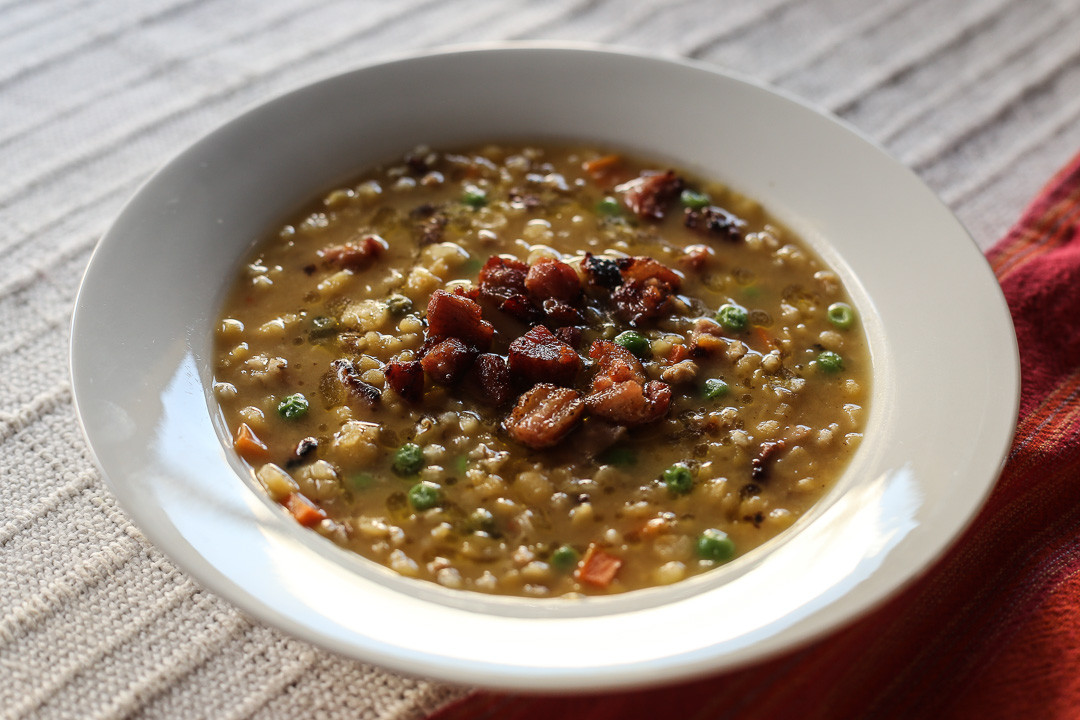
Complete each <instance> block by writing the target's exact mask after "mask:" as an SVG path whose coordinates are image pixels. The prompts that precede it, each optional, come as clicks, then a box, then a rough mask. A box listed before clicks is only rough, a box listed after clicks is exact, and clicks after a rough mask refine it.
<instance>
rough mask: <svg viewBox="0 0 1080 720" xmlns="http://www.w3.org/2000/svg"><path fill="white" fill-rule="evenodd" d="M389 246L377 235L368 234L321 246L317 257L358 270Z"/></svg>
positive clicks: (380, 254)
mask: <svg viewBox="0 0 1080 720" xmlns="http://www.w3.org/2000/svg"><path fill="white" fill-rule="evenodd" d="M389 247H390V245H389V244H388V243H387V242H386V241H385V240H383V239H382V238H381V237H379V236H378V235H368V236H367V237H364V238H361V239H359V240H350V241H349V242H347V243H345V244H343V245H334V246H333V247H328V248H323V249H322V250H320V251H319V257H321V258H322V259H323V260H327V261H329V262H331V263H333V264H334V265H338V266H340V267H343V268H349V269H351V270H358V269H361V268H364V267H367V266H368V265H369V264H371V262H372V261H374V260H376V259H378V258H380V257H382V255H383V253H385V252H386V250H387V248H389Z"/></svg>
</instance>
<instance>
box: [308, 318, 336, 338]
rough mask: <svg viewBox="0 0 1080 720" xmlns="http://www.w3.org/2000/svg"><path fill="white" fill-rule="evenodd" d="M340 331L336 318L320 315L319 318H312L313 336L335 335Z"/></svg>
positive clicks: (311, 333)
mask: <svg viewBox="0 0 1080 720" xmlns="http://www.w3.org/2000/svg"><path fill="white" fill-rule="evenodd" d="M337 331H338V321H337V319H336V318H332V317H327V316H325V315H320V316H319V317H317V318H312V320H311V331H310V333H309V334H310V335H311V337H313V338H321V337H327V336H328V335H333V334H334V333H336V332H337Z"/></svg>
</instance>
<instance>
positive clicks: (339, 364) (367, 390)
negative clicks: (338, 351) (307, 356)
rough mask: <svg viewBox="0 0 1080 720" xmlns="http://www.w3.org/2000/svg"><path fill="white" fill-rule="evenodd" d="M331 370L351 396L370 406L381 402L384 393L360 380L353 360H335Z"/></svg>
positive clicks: (331, 364)
mask: <svg viewBox="0 0 1080 720" xmlns="http://www.w3.org/2000/svg"><path fill="white" fill-rule="evenodd" d="M330 368H331V369H332V370H333V371H334V374H335V375H336V376H337V379H338V380H339V381H341V384H342V385H344V386H345V389H346V390H348V391H349V393H350V394H352V395H355V396H356V397H358V398H360V399H362V400H364V401H366V402H367V403H368V404H369V405H374V404H376V403H377V402H379V399H380V398H381V397H382V392H381V391H380V390H379V389H378V388H377V387H375V386H374V385H368V384H367V383H366V382H364V381H363V380H361V379H360V373H359V372H358V371H357V369H356V366H355V365H353V362H352V360H349V359H347V358H341V359H339V360H335V361H334V362H332V363H330Z"/></svg>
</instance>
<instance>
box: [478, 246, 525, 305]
mask: <svg viewBox="0 0 1080 720" xmlns="http://www.w3.org/2000/svg"><path fill="white" fill-rule="evenodd" d="M528 273H529V266H528V265H527V264H525V263H523V262H521V261H520V260H514V259H511V258H503V257H499V256H498V255H492V256H491V257H490V258H488V261H487V262H486V263H484V267H482V268H480V277H479V280H480V293H481V294H482V295H484V297H489V298H492V299H506V298H508V297H510V296H511V295H524V294H525V277H526V276H527V275H528Z"/></svg>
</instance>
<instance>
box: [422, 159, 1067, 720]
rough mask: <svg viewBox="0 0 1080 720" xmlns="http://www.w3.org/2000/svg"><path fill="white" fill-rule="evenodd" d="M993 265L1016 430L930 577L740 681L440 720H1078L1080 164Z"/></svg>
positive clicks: (737, 675)
mask: <svg viewBox="0 0 1080 720" xmlns="http://www.w3.org/2000/svg"><path fill="white" fill-rule="evenodd" d="M988 258H989V260H990V262H991V265H992V266H993V268H994V271H995V273H996V274H997V276H998V278H999V280H1000V282H1001V286H1002V288H1003V289H1004V291H1005V297H1006V300H1007V301H1008V303H1009V308H1010V310H1011V311H1012V316H1013V322H1014V324H1015V325H1016V333H1017V338H1018V341H1019V344H1020V361H1021V375H1022V389H1021V409H1020V422H1019V426H1018V429H1017V433H1016V437H1015V439H1014V441H1013V447H1012V450H1011V452H1010V454H1009V458H1008V461H1007V462H1006V465H1005V470H1004V472H1003V474H1002V476H1001V479H1000V480H999V482H998V484H997V486H996V487H995V489H994V491H993V493H992V494H991V496H990V498H989V500H988V501H987V504H986V506H985V507H984V508H983V510H982V512H981V513H980V514H979V515H978V517H977V519H976V520H975V522H974V523H973V524H972V526H971V527H970V528H969V529H968V530H967V532H966V533H965V534H964V535H963V537H962V538H961V540H960V541H959V542H958V543H957V544H956V545H955V546H954V547H953V548H952V549H951V550H950V551H949V553H948V554H947V555H946V556H945V558H944V559H942V560H941V561H940V562H939V563H937V564H936V565H935V566H934V567H933V569H932V570H931V571H930V572H929V573H928V574H926V575H925V576H924V577H923V578H921V579H920V580H919V581H918V582H917V583H915V584H914V585H913V586H912V587H910V588H908V589H907V590H906V591H904V592H903V593H901V594H900V595H899V596H898V597H896V598H894V599H893V600H891V601H890V602H888V603H887V604H886V605H885V606H884V607H882V608H880V609H878V610H877V611H875V612H873V613H872V614H870V615H869V616H867V617H865V618H863V619H862V620H860V621H858V622H856V623H855V624H854V625H852V626H850V627H848V628H846V629H844V630H841V631H840V632H837V633H835V634H833V635H831V636H829V637H827V638H825V639H823V640H820V641H818V642H816V643H814V644H812V645H810V646H808V647H806V648H803V649H801V650H798V651H795V652H792V653H789V654H787V655H784V656H782V657H779V658H776V659H774V660H771V661H769V662H766V663H762V664H759V665H755V666H754V667H750V668H747V669H744V670H741V671H738V672H733V673H729V674H725V675H720V676H716V677H710V678H707V679H704V680H698V681H695V682H692V683H688V684H683V685H679V686H675V687H669V688H662V689H658V690H650V691H643V692H631V693H621V694H615V695H598V696H592V697H576V698H566V697H545V698H529V697H522V696H514V695H506V694H496V693H476V694H473V695H471V696H469V697H467V698H465V699H464V700H461V701H459V702H458V703H457V704H454V705H452V706H450V707H448V708H446V709H444V710H443V711H442V712H440V713H437V714H436V715H435V716H434V717H433V718H432V720H465V718H499V720H542V719H546V718H589V720H634V719H636V718H642V719H644V718H659V717H670V718H681V719H684V720H705V719H706V718H708V719H709V720H714V719H717V718H739V719H740V720H748V719H751V718H753V719H759V718H760V719H762V720H764V719H771V718H794V717H798V718H800V720H816V719H820V720H833V719H835V718H862V717H872V718H888V719H894V718H895V720H908V719H910V718H934V719H935V720H945V719H947V718H956V719H957V720H961V719H966V718H982V719H986V718H1039V719H1040V720H1053V719H1060V720H1066V719H1067V718H1069V719H1072V718H1076V717H1080V324H1078V320H1080V155H1078V156H1077V157H1076V158H1075V159H1074V160H1073V161H1072V163H1070V164H1069V166H1068V167H1066V168H1065V169H1064V170H1062V171H1061V172H1060V173H1059V174H1058V175H1057V176H1056V177H1055V178H1054V179H1053V180H1052V181H1051V182H1050V184H1049V185H1048V186H1047V187H1046V188H1045V189H1044V191H1043V192H1042V193H1041V194H1040V195H1039V197H1038V198H1037V199H1036V200H1035V201H1034V203H1033V204H1032V205H1031V206H1030V207H1029V209H1028V210H1027V212H1026V213H1025V214H1024V217H1023V218H1022V219H1021V220H1020V222H1019V223H1018V224H1017V225H1016V226H1015V227H1014V228H1013V229H1012V230H1011V231H1010V232H1009V234H1008V235H1007V236H1006V237H1005V238H1003V239H1002V240H1001V242H999V243H998V244H997V245H995V246H994V247H993V248H992V249H991V251H990V252H989V255H988ZM970 361H971V362H978V358H971V359H970Z"/></svg>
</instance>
